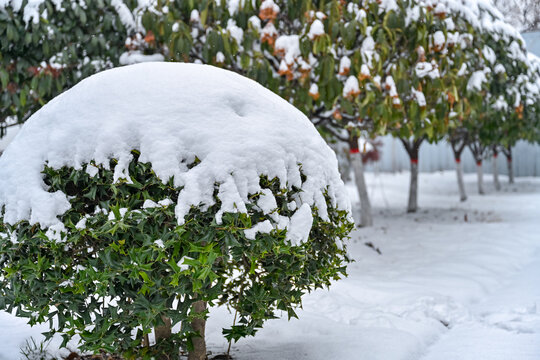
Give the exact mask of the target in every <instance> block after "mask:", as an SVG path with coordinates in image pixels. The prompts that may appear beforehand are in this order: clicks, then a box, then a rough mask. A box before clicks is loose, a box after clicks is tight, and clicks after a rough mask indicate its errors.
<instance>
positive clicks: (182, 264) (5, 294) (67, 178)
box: [0, 63, 352, 358]
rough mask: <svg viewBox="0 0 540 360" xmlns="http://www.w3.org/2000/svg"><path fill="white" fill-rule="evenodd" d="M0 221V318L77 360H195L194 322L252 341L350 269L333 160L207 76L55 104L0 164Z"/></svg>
mask: <svg viewBox="0 0 540 360" xmlns="http://www.w3.org/2000/svg"><path fill="white" fill-rule="evenodd" d="M30 143H32V144H33V146H32V147H28V144H30ZM0 206H1V207H2V217H1V218H0V233H4V234H5V235H3V238H2V239H1V240H0V257H2V258H3V259H4V260H3V264H2V266H1V270H0V284H1V286H0V308H2V309H8V310H13V309H16V311H17V315H18V316H22V317H27V318H29V319H30V323H31V324H34V323H41V322H46V321H51V322H50V324H51V332H50V334H52V333H54V332H59V333H62V334H63V336H64V338H65V339H66V341H67V340H69V339H70V338H72V337H73V336H74V335H79V336H80V337H81V339H82V343H81V349H82V350H91V351H97V350H99V349H104V350H106V351H110V352H122V353H124V354H125V355H128V356H129V355H132V356H135V355H137V356H150V355H151V354H155V353H156V352H162V353H163V352H164V351H166V352H167V353H171V351H175V349H176V350H177V349H178V348H179V347H180V346H181V347H184V348H187V349H189V350H190V351H193V353H194V354H197V353H198V354H202V355H201V356H203V355H204V356H205V355H206V354H205V350H204V321H202V322H201V319H202V318H206V316H207V312H206V309H207V308H211V307H214V306H218V305H225V306H228V307H229V308H230V309H231V310H232V311H234V312H237V314H236V322H235V323H234V324H233V325H232V326H231V328H228V329H224V335H225V337H226V338H227V339H230V340H237V339H239V338H241V337H243V336H247V335H253V334H254V333H255V331H256V330H257V329H258V328H260V327H262V325H263V322H264V321H265V320H267V319H271V318H274V317H276V316H278V312H279V311H283V312H285V313H287V315H288V316H289V317H294V316H296V314H295V312H294V310H295V308H296V307H298V306H299V305H300V304H301V297H302V295H303V294H305V293H306V292H309V291H311V290H313V289H316V288H320V287H325V286H329V285H330V282H331V281H332V280H337V279H339V278H340V277H342V276H343V275H344V274H345V265H346V263H347V262H348V261H349V259H348V257H347V254H346V250H345V248H344V245H343V240H345V239H346V238H347V234H348V233H349V231H350V230H351V228H352V224H351V222H350V220H349V219H350V216H349V204H348V200H347V197H346V194H345V189H344V186H343V183H342V181H341V180H340V177H339V173H338V171H337V161H336V158H335V155H334V154H333V152H332V151H331V150H330V149H329V148H328V146H327V145H326V144H325V142H324V140H323V139H322V138H321V137H320V136H319V134H318V133H317V131H316V130H315V128H314V127H313V125H312V124H311V123H310V122H309V120H308V119H307V118H306V117H305V116H304V115H302V114H301V113H300V112H299V111H298V110H296V109H295V108H294V107H292V106H291V105H290V104H288V103H287V102H286V101H284V100H283V99H281V98H279V97H278V96H276V95H274V94H273V93H271V92H270V91H269V90H266V89H264V88H263V87H262V86H260V85H258V84H256V83H255V82H253V81H251V80H248V79H246V78H243V77H241V76H240V75H236V74H234V73H231V72H228V71H225V70H220V69H217V68H213V67H210V66H202V65H188V64H171V63H161V64H158V63H154V64H141V65H135V66H129V67H124V68H118V69H115V70H110V71H106V72H103V73H100V74H98V75H95V76H93V77H90V78H89V79H87V80H85V81H83V82H81V83H80V84H79V85H77V86H75V87H74V88H73V89H71V90H69V91H67V92H66V93H64V94H63V95H61V96H59V97H57V98H56V99H55V100H53V101H51V102H50V103H49V104H47V105H46V106H45V107H44V108H43V109H42V110H40V111H39V112H38V113H36V115H34V116H33V117H32V118H31V119H30V120H29V121H28V122H27V123H26V124H25V125H24V127H23V129H22V130H21V133H20V134H19V136H18V137H17V138H16V139H15V140H14V141H13V143H12V144H11V145H10V146H9V147H8V148H7V150H6V152H5V153H4V155H3V156H2V158H1V159H0ZM53 319H56V320H54V321H53ZM177 324H181V325H180V326H179V327H174V326H175V325H177ZM171 326H173V327H174V331H173V332H172V334H170V329H171ZM154 327H157V328H156V333H157V334H158V335H157V336H158V337H159V338H162V341H159V342H158V344H157V346H155V347H148V346H143V344H146V345H148V343H147V342H145V334H148V333H149V332H150V331H151V329H152V328H154ZM163 334H165V335H163ZM198 335H202V337H203V339H202V340H203V341H202V342H201V341H200V340H201V338H200V337H199V336H198ZM171 349H172V350H171ZM201 358H202V357H201Z"/></svg>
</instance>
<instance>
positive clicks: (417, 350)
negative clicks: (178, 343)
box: [0, 172, 540, 360]
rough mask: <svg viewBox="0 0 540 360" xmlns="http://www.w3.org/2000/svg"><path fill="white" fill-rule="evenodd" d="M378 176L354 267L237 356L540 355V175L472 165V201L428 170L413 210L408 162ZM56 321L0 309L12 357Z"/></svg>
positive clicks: (222, 322)
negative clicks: (402, 169) (481, 190)
mask: <svg viewBox="0 0 540 360" xmlns="http://www.w3.org/2000/svg"><path fill="white" fill-rule="evenodd" d="M367 177H368V178H367V180H368V185H369V189H370V195H371V197H372V201H373V206H374V220H375V226H374V227H373V228H371V229H360V230H358V231H357V232H355V233H354V234H353V239H352V241H351V243H350V245H349V252H350V254H351V256H352V257H353V258H354V259H355V262H354V263H353V264H351V265H350V266H349V277H348V278H347V279H345V280H343V281H340V282H337V283H335V284H334V286H333V287H332V288H331V289H330V291H327V290H318V291H316V292H314V293H312V294H310V295H307V296H306V297H305V298H304V309H303V310H301V311H299V312H298V315H299V319H293V320H291V321H290V322H288V321H287V319H286V318H284V319H280V320H271V321H268V322H267V324H266V326H265V328H264V329H262V330H260V331H259V333H258V334H257V336H256V337H255V338H249V339H243V340H240V342H238V343H237V344H234V345H233V347H232V355H233V356H234V358H235V359H237V360H248V359H249V360H266V359H268V360H270V359H272V360H276V359H278V360H293V359H294V360H296V359H298V360H300V359H306V360H307V359H310V360H319V359H320V360H328V359H368V360H372V359H381V360H382V359H384V360H392V359H403V360H405V359H422V360H435V359H441V360H443V359H444V360H447V359H460V360H467V359H471V360H472V359H474V360H479V359H489V360H498V359H501V360H503V359H504V360H508V359H519V360H527V359H531V360H532V359H540V179H539V178H536V179H533V178H518V179H517V183H516V184H515V185H508V184H506V178H505V177H503V178H502V181H503V191H501V192H499V193H495V192H494V190H493V187H492V184H491V182H490V180H491V177H490V176H487V180H488V181H487V184H486V190H487V192H488V194H487V195H485V196H482V197H480V196H479V195H476V193H475V190H476V183H475V177H474V175H472V174H471V175H466V177H465V181H466V186H467V190H468V195H469V200H468V201H467V202H466V203H460V202H459V200H458V194H457V187H456V183H455V174H454V173H453V172H445V173H433V174H420V193H419V204H420V211H419V212H418V213H417V214H406V213H405V210H404V209H405V205H406V200H407V189H408V173H401V174H396V175H391V174H380V175H375V174H368V175H367ZM349 191H350V194H351V196H352V198H353V200H354V199H356V194H355V189H354V188H353V187H349ZM366 243H371V244H372V245H373V247H368V246H366ZM376 249H378V250H379V251H380V253H381V254H379V253H378V252H377V251H376ZM231 323H232V316H231V315H230V314H228V313H227V311H226V310H225V309H218V310H217V311H213V312H212V313H211V315H210V320H209V322H208V324H207V334H208V338H207V339H208V345H209V350H210V351H212V353H213V354H219V353H223V352H225V351H226V348H227V344H226V343H225V341H224V340H222V337H221V328H222V327H224V326H229V325H230V324H231ZM44 330H45V327H34V328H30V327H28V326H27V325H25V321H24V320H19V319H16V318H14V317H13V316H11V315H9V314H7V313H2V312H0V339H1V341H0V359H1V360H12V359H18V358H19V355H18V352H19V347H20V345H21V344H23V343H24V341H25V339H26V338H29V337H30V336H33V337H34V338H35V339H37V340H39V336H40V335H39V333H40V332H41V331H44ZM57 344H58V341H56V339H55V341H53V342H52V343H51V344H50V346H49V348H50V350H53V349H54V348H55V346H57ZM210 358H211V357H210Z"/></svg>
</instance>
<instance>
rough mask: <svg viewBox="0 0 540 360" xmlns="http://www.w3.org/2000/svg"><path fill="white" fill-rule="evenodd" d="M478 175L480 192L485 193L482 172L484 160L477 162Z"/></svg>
mask: <svg viewBox="0 0 540 360" xmlns="http://www.w3.org/2000/svg"><path fill="white" fill-rule="evenodd" d="M476 175H477V176H478V193H479V194H480V195H484V174H483V172H482V160H480V161H477V162H476Z"/></svg>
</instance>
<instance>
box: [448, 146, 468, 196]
mask: <svg viewBox="0 0 540 360" xmlns="http://www.w3.org/2000/svg"><path fill="white" fill-rule="evenodd" d="M450 145H451V146H452V151H453V152H454V159H455V160H456V176H457V182H458V188H459V200H460V201H465V200H467V193H466V192H465V184H464V182H463V165H462V164H461V154H462V153H463V149H465V146H466V145H467V138H466V137H463V138H457V139H456V138H454V139H453V140H451V141H450Z"/></svg>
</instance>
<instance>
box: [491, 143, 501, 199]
mask: <svg viewBox="0 0 540 360" xmlns="http://www.w3.org/2000/svg"><path fill="white" fill-rule="evenodd" d="M492 170H493V184H494V185H495V190H497V191H499V190H501V183H500V182H499V169H498V168H497V150H494V151H493V162H492Z"/></svg>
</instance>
